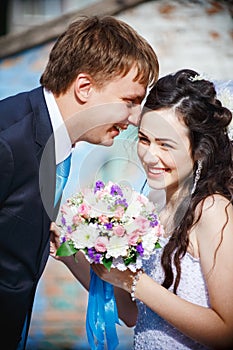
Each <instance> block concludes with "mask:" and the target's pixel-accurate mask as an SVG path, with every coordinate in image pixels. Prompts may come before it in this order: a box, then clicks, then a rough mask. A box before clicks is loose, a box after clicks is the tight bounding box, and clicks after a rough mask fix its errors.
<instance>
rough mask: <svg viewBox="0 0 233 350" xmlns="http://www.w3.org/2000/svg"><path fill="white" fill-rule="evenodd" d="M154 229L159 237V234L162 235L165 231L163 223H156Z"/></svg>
mask: <svg viewBox="0 0 233 350" xmlns="http://www.w3.org/2000/svg"><path fill="white" fill-rule="evenodd" d="M154 230H155V234H156V235H157V236H158V237H160V236H164V234H165V232H164V228H163V225H161V224H158V225H157V226H155V227H154Z"/></svg>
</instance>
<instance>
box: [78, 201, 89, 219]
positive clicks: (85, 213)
mask: <svg viewBox="0 0 233 350" xmlns="http://www.w3.org/2000/svg"><path fill="white" fill-rule="evenodd" d="M89 210H90V209H89V207H88V206H87V205H86V204H85V203H82V204H80V205H79V207H78V213H79V214H81V215H83V216H88V214H89Z"/></svg>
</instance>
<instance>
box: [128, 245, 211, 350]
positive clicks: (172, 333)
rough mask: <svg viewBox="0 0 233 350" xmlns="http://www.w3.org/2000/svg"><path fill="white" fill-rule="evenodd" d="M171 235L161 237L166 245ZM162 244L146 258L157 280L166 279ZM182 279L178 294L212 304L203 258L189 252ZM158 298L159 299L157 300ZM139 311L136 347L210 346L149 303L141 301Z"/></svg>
mask: <svg viewBox="0 0 233 350" xmlns="http://www.w3.org/2000/svg"><path fill="white" fill-rule="evenodd" d="M166 242H167V239H165V238H163V239H161V245H165V244H166ZM161 254H162V248H160V249H156V251H155V254H154V255H152V256H151V257H150V259H149V260H146V261H145V262H144V266H143V268H144V271H145V272H146V273H147V274H148V275H149V276H150V277H152V278H153V279H155V280H156V281H157V282H159V283H162V282H163V270H162V267H161V264H160V259H161ZM181 269H182V273H181V280H180V284H179V286H178V291H177V295H178V296H180V297H181V298H183V299H185V300H187V301H189V302H191V303H194V304H198V305H201V306H204V307H208V306H209V298H208V292H207V288H206V285H205V281H204V278H203V274H202V271H201V267H200V263H199V259H195V258H193V257H192V256H191V255H190V254H189V253H187V254H186V255H185V256H184V258H183V259H182V263H181ZM155 302H156V301H155ZM137 305H138V309H139V313H138V320H137V324H136V327H135V336H134V349H135V350H155V349H158V350H185V349H194V350H204V349H205V350H206V349H208V348H207V347H205V346H203V345H201V344H199V343H197V342H195V341H194V340H192V339H191V338H189V337H187V336H185V335H184V334H182V333H181V332H179V331H178V330H177V329H176V328H174V327H173V326H172V325H170V324H169V323H168V322H166V321H165V320H164V319H162V318H161V317H160V316H158V315H157V314H156V313H154V312H153V311H152V310H151V309H149V308H148V307H147V306H146V305H145V304H143V303H142V302H140V301H137Z"/></svg>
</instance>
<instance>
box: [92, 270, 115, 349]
mask: <svg viewBox="0 0 233 350" xmlns="http://www.w3.org/2000/svg"><path fill="white" fill-rule="evenodd" d="M116 323H118V324H119V319H118V313H117V305H116V300H115V296H114V289H113V286H112V285H111V284H110V283H108V282H105V281H103V280H101V279H100V278H99V277H98V276H97V275H96V274H95V273H94V271H93V270H92V269H90V286H89V296H88V306H87V315H86V332H87V339H88V342H89V345H90V347H91V350H103V349H104V340H105V335H106V340H107V349H108V350H115V349H116V347H117V346H118V344H119V341H118V336H117V332H116Z"/></svg>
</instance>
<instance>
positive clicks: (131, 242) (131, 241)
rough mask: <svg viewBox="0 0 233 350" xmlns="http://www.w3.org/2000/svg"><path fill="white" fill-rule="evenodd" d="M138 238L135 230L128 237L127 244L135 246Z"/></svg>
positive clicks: (137, 232) (138, 233) (138, 235)
mask: <svg viewBox="0 0 233 350" xmlns="http://www.w3.org/2000/svg"><path fill="white" fill-rule="evenodd" d="M139 237H140V232H139V231H138V230H135V231H133V232H131V233H130V234H129V235H128V244H129V245H137V242H138V239H139Z"/></svg>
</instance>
